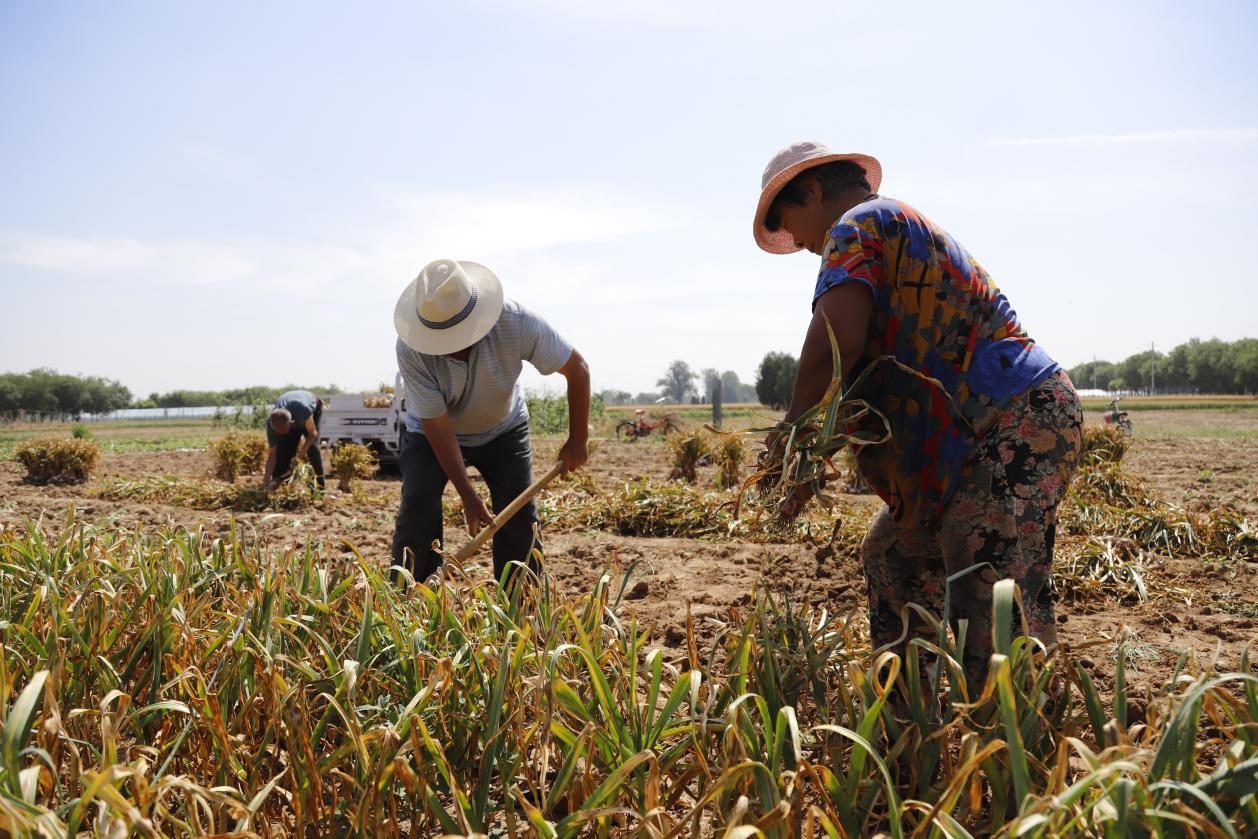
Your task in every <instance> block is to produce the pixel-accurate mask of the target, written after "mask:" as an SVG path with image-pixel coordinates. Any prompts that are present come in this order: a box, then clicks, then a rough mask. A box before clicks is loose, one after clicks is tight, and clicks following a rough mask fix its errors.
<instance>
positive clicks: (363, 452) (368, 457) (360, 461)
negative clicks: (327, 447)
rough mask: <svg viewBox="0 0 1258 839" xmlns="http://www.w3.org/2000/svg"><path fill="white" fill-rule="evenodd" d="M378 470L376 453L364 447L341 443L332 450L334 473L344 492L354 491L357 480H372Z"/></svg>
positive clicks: (356, 444) (338, 484)
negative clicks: (355, 480)
mask: <svg viewBox="0 0 1258 839" xmlns="http://www.w3.org/2000/svg"><path fill="white" fill-rule="evenodd" d="M377 468H379V464H378V463H377V462H376V455H375V453H374V452H372V450H371V449H369V448H368V447H366V446H364V445H361V444H359V443H341V444H340V445H338V446H336V447H335V448H333V449H332V472H333V473H334V474H335V475H336V477H337V486H338V488H339V489H340V490H341V491H342V492H350V491H351V490H353V488H354V479H355V478H370V477H371V476H372V475H374V474H376V469H377Z"/></svg>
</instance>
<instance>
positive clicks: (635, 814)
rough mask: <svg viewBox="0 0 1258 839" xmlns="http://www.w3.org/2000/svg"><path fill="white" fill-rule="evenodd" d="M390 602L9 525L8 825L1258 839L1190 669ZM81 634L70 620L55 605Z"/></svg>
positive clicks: (234, 560)
mask: <svg viewBox="0 0 1258 839" xmlns="http://www.w3.org/2000/svg"><path fill="white" fill-rule="evenodd" d="M449 565H450V568H449V573H448V574H447V575H446V579H445V582H444V583H443V584H442V585H440V586H439V587H437V588H429V587H427V586H423V585H414V586H412V587H410V589H409V590H408V591H407V592H399V591H398V590H396V589H395V588H394V587H393V586H392V585H390V584H389V583H388V582H387V581H386V579H385V578H384V576H383V574H382V573H381V571H380V570H379V569H377V568H376V567H375V566H374V565H373V564H372V563H369V562H367V561H364V560H363V559H362V558H360V557H358V556H357V555H356V554H354V553H353V552H352V551H344V550H337V551H335V552H327V551H325V550H323V549H320V548H316V547H311V548H308V549H307V550H304V551H287V552H270V551H267V550H265V549H263V548H262V547H260V546H259V544H258V543H257V541H256V539H253V538H250V536H249V535H248V534H246V533H244V532H240V531H237V532H232V533H229V534H226V535H222V536H211V535H209V534H206V533H204V532H202V531H199V530H185V529H158V530H151V531H150V530H143V531H131V530H119V529H113V528H111V527H109V526H99V527H96V526H88V525H82V524H73V523H72V524H71V526H68V527H67V528H66V529H65V530H64V532H63V534H62V535H61V536H60V537H58V538H57V539H56V540H53V539H51V538H50V537H48V536H46V535H45V533H44V531H43V530H42V529H41V528H40V526H38V525H35V524H32V525H30V526H29V527H27V528H23V529H21V530H19V529H16V528H8V529H0V575H3V581H4V592H5V598H6V603H5V605H6V614H8V615H9V616H10V621H9V623H8V624H6V628H5V631H4V632H3V633H0V710H2V711H3V723H0V728H2V731H0V749H2V750H3V751H2V755H0V758H2V759H0V831H3V832H5V833H6V834H8V835H32V834H36V833H38V834H39V835H58V836H60V835H70V836H78V835H81V834H86V835H97V836H126V835H132V834H134V835H141V836H159V835H160V836H181V837H182V836H202V835H240V836H244V835H267V836H272V837H296V836H332V835H336V836H348V835H359V836H364V835H370V836H382V837H392V836H399V835H408V836H434V835H451V834H453V835H471V834H478V835H485V834H490V833H494V834H497V833H502V834H503V835H524V834H526V833H527V834H529V835H539V836H546V837H556V838H558V837H563V838H564V839H569V838H570V837H577V836H586V835H589V836H629V835H646V836H683V835H686V836H689V835H705V836H709V835H710V836H766V837H772V839H788V837H793V836H826V837H839V836H853V837H854V836H872V835H875V834H885V835H888V836H891V837H907V836H922V837H927V836H946V837H964V836H972V835H976V834H977V835H990V836H998V837H1015V836H1016V837H1053V836H1061V835H1067V834H1070V835H1086V836H1097V837H1100V836H1165V837H1170V836H1180V835H1183V836H1188V835H1194V836H1248V835H1253V833H1254V832H1255V831H1256V830H1258V801H1256V800H1255V794H1256V785H1255V783H1254V778H1255V771H1256V770H1258V741H1255V738H1254V736H1253V732H1254V731H1255V730H1256V728H1258V693H1256V692H1255V687H1254V683H1255V682H1256V681H1258V677H1256V676H1255V675H1254V673H1253V667H1252V666H1251V664H1250V661H1249V657H1248V653H1247V652H1245V653H1242V656H1241V661H1240V664H1239V668H1238V670H1237V671H1236V672H1228V673H1205V672H1199V671H1198V670H1197V669H1196V665H1195V663H1194V662H1192V661H1191V659H1189V660H1187V661H1186V662H1185V663H1184V666H1183V667H1182V668H1180V670H1179V671H1177V674H1176V678H1175V679H1174V680H1172V681H1170V682H1169V683H1167V684H1166V685H1165V686H1164V689H1163V690H1162V691H1160V692H1158V693H1157V695H1156V696H1155V698H1154V699H1152V701H1151V702H1150V703H1149V704H1148V706H1147V707H1144V708H1141V709H1140V710H1141V711H1142V712H1143V713H1142V714H1141V719H1140V720H1139V721H1137V720H1135V719H1129V717H1128V714H1129V703H1128V696H1127V693H1126V688H1125V678H1124V673H1125V667H1126V663H1127V660H1128V656H1129V655H1130V654H1133V653H1132V645H1130V644H1127V643H1122V644H1119V645H1118V647H1117V649H1116V654H1117V663H1116V665H1115V672H1114V678H1113V689H1112V695H1113V696H1112V701H1108V700H1107V699H1106V698H1105V697H1104V696H1103V695H1102V694H1101V692H1100V691H1099V690H1098V688H1097V686H1096V683H1095V682H1094V680H1093V677H1092V675H1091V674H1090V673H1089V671H1088V669H1086V668H1085V667H1083V666H1082V665H1080V664H1079V663H1078V662H1077V661H1076V660H1075V659H1074V658H1072V657H1071V652H1070V651H1069V650H1065V649H1059V650H1057V651H1054V652H1053V653H1052V654H1046V653H1045V651H1044V650H1043V649H1042V648H1041V647H1039V645H1038V644H1036V642H1034V641H1033V640H1030V639H1027V638H1014V637H1013V635H1012V632H1011V631H1010V628H1011V627H1012V625H1013V616H1014V614H1016V602H1017V597H1016V591H1015V590H1014V587H1013V586H1012V584H1011V583H1009V581H1003V582H1001V583H998V584H997V586H996V590H995V603H994V609H993V611H994V615H993V618H994V620H993V625H994V626H996V627H1003V629H998V631H997V633H996V636H995V637H994V638H993V647H994V651H995V654H994V655H993V656H992V658H991V661H990V671H989V673H988V674H986V677H985V680H984V681H983V682H982V683H974V682H970V681H968V680H967V677H966V674H965V672H964V669H963V668H962V667H961V666H960V664H959V662H960V661H961V660H962V656H961V651H960V650H959V649H958V648H957V646H956V643H955V639H953V638H952V636H951V635H950V634H949V633H948V632H946V631H945V630H944V629H943V627H942V626H941V624H940V622H939V621H938V620H936V619H935V618H934V617H933V616H929V615H923V618H924V619H925V620H926V621H927V622H928V624H929V625H931V626H932V627H933V628H934V631H935V632H936V633H937V635H936V637H934V638H931V639H916V640H914V641H912V642H911V643H910V644H909V646H908V648H907V651H906V653H905V655H904V656H903V657H900V656H897V655H894V654H891V653H882V654H879V655H877V656H874V655H871V653H870V651H869V649H868V644H867V639H865V638H864V637H863V636H862V635H860V634H858V633H857V631H856V625H855V624H854V622H852V621H851V620H846V619H842V618H839V617H836V616H834V615H831V614H828V613H827V612H824V611H817V610H814V609H812V608H809V607H800V606H799V605H797V604H793V603H791V602H789V601H787V600H781V599H771V598H766V597H763V596H762V597H759V598H757V599H756V601H755V602H754V604H753V605H752V606H750V607H749V608H748V609H746V610H745V611H744V612H743V613H742V616H741V617H735V618H734V619H733V620H732V621H731V622H730V623H729V624H728V625H727V626H726V628H725V631H724V632H723V633H722V634H721V635H720V636H719V637H718V638H717V639H716V640H714V641H713V642H712V643H711V645H710V646H708V645H704V646H703V647H701V646H700V642H699V640H698V639H697V638H696V637H695V635H694V633H693V630H692V629H690V628H689V627H688V630H690V631H689V632H688V637H687V638H686V639H685V650H684V651H681V652H680V653H678V652H672V653H666V652H664V651H662V650H660V649H658V648H657V647H655V641H654V640H653V639H652V637H651V635H650V634H649V632H648V631H647V630H645V629H644V628H643V627H641V626H640V625H639V624H638V623H637V621H636V620H634V619H633V618H632V616H631V615H628V614H626V613H625V612H624V611H623V610H622V609H621V604H620V598H621V596H622V595H623V593H624V592H625V591H626V590H627V589H628V586H627V583H628V580H627V579H626V580H621V581H617V580H613V579H612V578H611V577H610V576H609V575H605V576H604V577H603V578H602V579H601V580H600V582H599V583H598V584H597V585H596V586H595V587H594V589H593V590H592V591H590V592H588V593H585V594H582V595H580V596H576V597H570V596H566V595H564V594H563V593H562V592H561V590H560V589H559V588H558V587H553V586H551V585H550V584H549V582H548V581H547V580H546V579H544V578H543V579H541V580H539V582H538V584H537V585H534V586H531V587H529V588H528V589H526V590H525V591H523V592H522V593H518V594H519V596H512V594H510V593H508V592H504V591H502V590H500V589H499V588H498V587H497V586H496V585H494V584H492V583H489V582H483V581H474V580H470V579H468V578H467V577H466V576H464V575H463V574H461V573H460V571H459V568H458V566H457V564H456V563H454V562H450V563H449ZM71 613H73V615H74V620H67V619H66V615H68V614H71Z"/></svg>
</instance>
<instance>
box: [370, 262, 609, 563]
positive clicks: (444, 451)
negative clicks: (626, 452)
mask: <svg viewBox="0 0 1258 839" xmlns="http://www.w3.org/2000/svg"><path fill="white" fill-rule="evenodd" d="M393 319H394V325H395V327H396V328H397V333H398V342H397V359H398V369H399V370H400V371H401V373H402V380H403V383H404V386H405V388H406V424H405V425H406V427H405V429H404V431H403V432H402V447H401V456H400V467H401V471H402V502H401V505H400V506H399V508H398V514H397V523H396V526H395V528H394V532H393V562H394V564H395V565H402V566H404V567H406V568H407V569H408V570H409V571H410V572H411V574H412V576H414V578H415V579H416V580H417V581H423V580H424V579H425V578H427V577H428V576H429V575H430V574H432V573H433V572H434V571H436V570H437V568H438V567H439V566H440V565H441V561H442V559H441V554H440V553H438V552H437V551H435V550H433V543H434V542H436V543H438V544H442V540H443V528H442V512H441V495H442V492H443V491H444V490H445V486H446V482H447V481H450V482H452V483H453V484H454V488H455V490H456V491H457V492H458V494H459V497H460V498H461V499H462V500H463V512H464V516H465V517H466V519H467V527H468V530H469V531H470V532H471V533H472V534H473V535H475V534H476V532H477V531H478V530H480V528H481V527H484V526H485V525H488V524H490V523H491V522H492V521H493V516H492V515H490V512H489V510H488V509H486V507H485V503H484V502H483V501H482V500H481V498H480V496H479V495H477V494H476V491H475V489H474V488H473V487H472V483H471V481H470V480H469V479H468V474H467V467H468V466H475V467H476V469H477V470H478V471H479V472H480V474H481V476H482V477H483V478H484V479H485V483H486V484H487V485H488V487H489V495H490V499H491V501H492V503H493V508H494V510H495V511H498V510H501V509H503V508H504V507H506V506H507V505H508V504H510V503H511V502H512V501H513V500H514V499H515V498H516V496H518V495H519V494H520V493H522V492H523V491H524V490H526V489H528V487H529V485H530V484H531V483H532V481H533V477H532V468H533V467H532V441H531V439H530V436H529V415H528V409H527V407H526V406H525V402H524V394H523V391H522V390H521V388H520V384H519V381H518V379H519V377H520V371H521V369H522V367H523V363H524V362H525V361H528V362H530V363H531V364H532V365H533V366H534V367H536V368H537V369H538V371H540V372H541V373H542V374H543V375H546V374H550V373H556V372H557V373H559V374H560V375H562V376H564V377H565V378H566V379H567V380H568V439H567V441H566V442H565V443H564V444H563V447H562V448H561V449H560V450H559V460H560V462H561V463H562V464H563V471H564V472H565V473H566V472H568V471H571V470H573V469H576V468H578V467H580V466H581V465H582V464H583V463H585V460H586V456H587V451H586V445H587V443H588V439H589V427H588V425H587V423H588V422H589V413H590V371H589V368H588V367H587V366H586V363H585V359H583V358H582V357H581V354H580V353H579V352H577V351H576V350H575V349H573V348H572V347H571V345H569V344H568V342H567V341H565V340H564V339H563V338H561V337H560V336H559V334H558V333H557V332H555V330H554V329H552V328H551V327H550V325H549V324H547V323H546V321H544V320H543V319H542V318H540V317H539V316H537V315H536V314H534V313H533V312H531V311H529V310H528V309H526V308H524V307H523V306H521V305H520V304H518V303H516V302H514V301H511V300H505V301H504V300H503V293H502V284H501V283H500V282H499V280H498V277H497V276H495V275H494V273H493V272H492V271H490V270H489V269H488V268H486V267H485V266H483V265H480V264H477V263H475V262H467V261H455V260H451V259H439V260H437V261H435V262H432V263H429V264H428V265H426V266H425V267H424V269H423V270H422V271H420V273H419V276H418V277H416V278H415V280H414V282H412V283H411V284H409V285H408V286H407V287H406V290H405V291H403V292H402V296H401V297H400V298H399V299H398V303H397V307H396V308H395V310H394V315H393ZM536 524H537V505H536V504H535V503H534V502H533V501H531V500H530V501H529V503H528V504H527V505H526V506H525V507H524V508H523V509H521V510H520V512H518V513H517V514H516V515H515V516H513V517H512V518H511V520H510V521H508V522H507V523H506V524H505V525H503V527H502V529H500V530H499V531H498V532H497V533H495V534H494V537H493V556H494V577H495V579H498V580H500V581H501V580H502V579H503V572H504V571H505V570H506V569H508V568H509V567H510V565H511V563H513V562H527V563H529V565H530V566H533V565H534V563H533V562H532V549H533V547H535V545H534V535H533V534H534V525H536ZM536 547H537V548H538V549H540V547H541V546H540V545H536Z"/></svg>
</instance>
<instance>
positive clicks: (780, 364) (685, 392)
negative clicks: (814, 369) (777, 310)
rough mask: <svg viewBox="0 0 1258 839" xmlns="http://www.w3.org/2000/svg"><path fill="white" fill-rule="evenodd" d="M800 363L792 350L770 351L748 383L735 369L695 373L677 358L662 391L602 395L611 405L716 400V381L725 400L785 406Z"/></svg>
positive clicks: (663, 378)
mask: <svg viewBox="0 0 1258 839" xmlns="http://www.w3.org/2000/svg"><path fill="white" fill-rule="evenodd" d="M798 367H799V363H798V362H797V361H796V360H795V357H794V356H792V355H791V354H789V353H779V352H771V353H769V354H767V355H766V356H765V357H764V359H763V360H762V361H761V362H760V367H759V369H758V370H757V371H756V382H755V384H747V383H745V382H743V381H741V380H740V379H739V378H738V374H737V373H735V372H734V371H733V370H725V371H718V370H717V369H716V368H715V367H708V368H705V369H703V370H701V371H699V372H697V373H696V372H695V371H694V369H692V368H691V366H690V365H689V364H687V363H686V362H685V361H682V360H680V359H679V360H677V361H674V362H673V363H672V364H670V365H668V370H667V371H665V373H664V375H663V376H661V377H660V378H659V380H658V381H657V382H656V383H655V384H656V386H657V387H659V390H657V391H649V392H643V393H638V394H631V393H630V392H629V391H627V390H615V389H609V390H604V391H603V392H602V393H601V394H600V395H601V396H602V397H603V401H604V402H605V403H606V404H608V405H645V404H648V403H651V402H655V401H656V400H658V399H660V398H661V397H662V398H663V399H665V400H666V401H668V402H672V403H676V404H683V403H699V404H703V403H709V402H712V401H713V396H714V394H715V393H716V387H717V383H718V382H719V383H720V386H721V401H722V402H761V403H763V404H765V405H772V406H774V407H778V408H781V407H784V406H785V405H787V404H788V403H789V402H790V400H791V389H792V387H793V386H794V384H795V371H796V370H797V369H798Z"/></svg>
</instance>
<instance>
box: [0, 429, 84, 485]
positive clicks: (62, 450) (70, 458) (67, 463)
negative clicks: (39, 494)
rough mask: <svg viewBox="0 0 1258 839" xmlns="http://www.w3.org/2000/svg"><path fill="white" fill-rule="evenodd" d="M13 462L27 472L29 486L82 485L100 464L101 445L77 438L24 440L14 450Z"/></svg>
mask: <svg viewBox="0 0 1258 839" xmlns="http://www.w3.org/2000/svg"><path fill="white" fill-rule="evenodd" d="M13 459H14V460H16V461H17V462H18V463H20V464H22V466H23V467H24V468H25V469H26V480H27V481H29V482H30V483H32V484H47V483H58V484H81V483H83V482H84V481H86V480H87V479H88V478H90V477H91V475H92V473H93V472H94V471H96V466H97V464H98V463H99V462H100V446H99V445H98V444H97V443H96V441H94V440H90V439H86V438H79V437H41V438H39V439H36V440H23V441H22V442H21V443H18V444H17V446H16V447H14V449H13Z"/></svg>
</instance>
